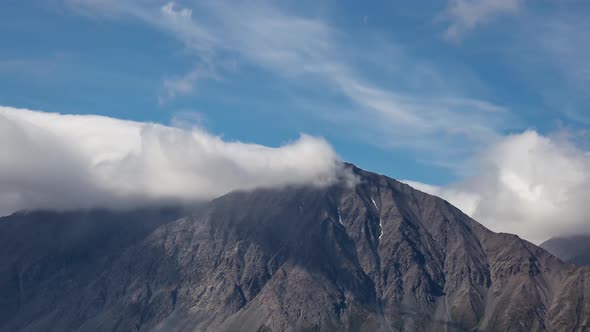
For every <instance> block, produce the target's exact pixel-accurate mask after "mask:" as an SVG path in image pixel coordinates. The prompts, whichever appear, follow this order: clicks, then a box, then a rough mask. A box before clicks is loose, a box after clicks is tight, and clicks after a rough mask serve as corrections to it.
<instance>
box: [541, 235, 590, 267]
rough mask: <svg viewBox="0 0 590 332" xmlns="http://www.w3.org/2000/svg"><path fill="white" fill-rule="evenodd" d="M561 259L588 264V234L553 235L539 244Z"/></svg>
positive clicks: (589, 245)
mask: <svg viewBox="0 0 590 332" xmlns="http://www.w3.org/2000/svg"><path fill="white" fill-rule="evenodd" d="M541 248H543V249H545V250H547V251H549V252H550V253H552V254H553V255H555V256H557V257H559V258H561V259H562V260H563V261H565V262H568V263H572V264H576V265H579V266H584V265H588V266H590V235H576V236H567V237H554V238H551V239H549V240H547V241H545V242H543V243H542V244H541Z"/></svg>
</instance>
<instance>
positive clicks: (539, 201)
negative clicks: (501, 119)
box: [405, 131, 590, 243]
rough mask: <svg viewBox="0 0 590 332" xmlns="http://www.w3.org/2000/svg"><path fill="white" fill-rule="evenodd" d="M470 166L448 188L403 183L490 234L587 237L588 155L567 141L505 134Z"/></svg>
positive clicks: (589, 214)
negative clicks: (438, 200) (442, 202)
mask: <svg viewBox="0 0 590 332" xmlns="http://www.w3.org/2000/svg"><path fill="white" fill-rule="evenodd" d="M474 165H475V172H474V174H473V176H472V177H471V178H470V179H468V180H467V181H464V182H461V183H456V184H451V185H449V186H443V187H437V186H430V185H425V184H422V183H418V182H413V181H405V182H407V183H408V184H410V185H412V186H414V187H416V188H418V189H420V190H422V191H425V192H428V193H431V194H434V195H437V196H441V197H443V198H445V199H446V200H448V201H449V202H451V203H452V204H454V205H456V206H457V207H459V208H460V209H462V210H463V211H464V212H465V213H467V214H468V215H470V216H471V217H473V218H474V219H476V220H478V221H479V222H482V223H483V224H484V225H485V226H487V227H489V228H491V229H492V230H494V231H501V232H509V233H515V234H518V235H519V236H521V237H523V238H525V239H527V240H530V241H533V242H536V243H539V242H542V241H544V240H546V239H548V238H550V237H552V236H558V235H572V234H576V233H590V204H588V202H590V190H588V188H590V176H589V175H590V174H589V172H588V170H590V154H589V153H588V152H587V151H583V150H580V149H579V148H577V147H576V146H575V145H574V144H573V143H571V142H570V140H569V139H568V138H567V137H563V136H557V137H547V136H542V135H539V134H538V133H536V132H535V131H526V132H524V133H522V134H518V135H512V136H507V137H505V138H504V139H502V140H501V141H499V142H498V143H496V144H494V145H493V146H491V147H490V148H489V149H487V150H486V151H485V152H484V153H482V154H480V156H479V157H478V158H477V162H476V163H475V164H474Z"/></svg>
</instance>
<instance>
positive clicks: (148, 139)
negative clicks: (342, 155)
mask: <svg viewBox="0 0 590 332" xmlns="http://www.w3.org/2000/svg"><path fill="white" fill-rule="evenodd" d="M342 167H343V166H342V163H341V162H340V160H339V157H338V156H337V155H336V153H335V152H334V150H333V149H332V147H331V146H330V145H329V144H328V143H327V142H326V141H324V140H323V139H321V138H316V137H311V136H307V135H301V137H299V139H298V140H296V141H294V142H290V143H288V144H285V145H283V146H281V147H278V148H272V147H266V146H261V145H256V144H247V143H241V142H227V141H224V140H222V139H221V138H220V137H217V136H213V135H211V134H209V133H207V132H205V131H203V130H201V129H198V128H195V129H192V130H183V129H179V128H174V127H168V126H164V125H159V124H152V123H141V122H132V121H123V120H118V119H114V118H108V117H101V116H92V115H62V114H56V113H45V112H39V111H31V110H25V109H16V108H10V107H1V106H0V215H6V214H9V213H11V212H14V211H16V210H21V209H36V208H53V209H72V208H90V207H100V206H109V207H114V208H117V207H121V208H124V207H130V206H137V205H141V204H148V203H154V202H170V201H195V200H202V199H210V198H213V197H216V196H219V195H222V194H224V193H227V192H229V191H231V190H236V189H251V188H256V187H276V186H285V185H297V184H314V185H325V184H330V183H333V182H334V181H337V180H339V179H342V177H346V176H347V174H346V173H345V172H344V171H343V168H342Z"/></svg>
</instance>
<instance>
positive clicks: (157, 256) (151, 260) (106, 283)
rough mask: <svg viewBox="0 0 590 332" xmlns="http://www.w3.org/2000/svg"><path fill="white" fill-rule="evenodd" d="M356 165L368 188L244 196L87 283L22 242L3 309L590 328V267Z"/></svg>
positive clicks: (82, 325)
mask: <svg viewBox="0 0 590 332" xmlns="http://www.w3.org/2000/svg"><path fill="white" fill-rule="evenodd" d="M350 167H351V169H352V171H353V172H354V173H355V174H356V175H357V176H358V177H359V179H360V181H359V183H358V184H357V185H355V186H352V187H350V186H347V185H341V184H336V185H333V186H329V187H325V188H317V187H285V188H280V189H259V190H253V191H247V192H246V191H239V192H232V193H229V194H227V195H224V196H222V197H219V198H217V199H215V200H213V201H211V202H210V203H208V204H205V205H204V206H202V207H201V208H199V209H197V210H196V211H195V212H194V213H192V214H191V215H189V216H186V217H183V218H180V219H177V220H175V221H172V220H166V218H159V219H158V222H156V223H155V224H154V225H153V229H152V228H150V229H147V230H142V231H141V232H138V233H133V232H131V233H133V234H137V235H136V236H133V239H132V240H131V241H124V242H125V244H124V245H118V246H114V247H110V246H107V247H108V248H110V249H108V250H107V251H109V252H110V253H111V255H110V256H109V258H108V260H109V262H106V263H102V264H101V265H100V269H101V270H100V271H95V270H92V273H90V274H85V275H86V276H87V277H84V278H82V279H81V280H78V281H77V282H74V283H68V280H70V279H71V278H70V277H63V275H62V270H65V271H69V273H71V274H72V275H78V272H77V270H76V269H77V268H78V265H77V263H72V261H71V260H70V258H69V257H68V255H69V251H68V250H65V251H63V250H62V251H59V250H57V251H56V253H55V254H54V255H50V256H52V257H57V258H53V259H51V260H49V261H38V260H36V259H35V257H34V256H35V255H36V254H35V255H33V254H31V251H30V250H29V248H30V247H29V246H28V245H27V244H26V243H20V244H19V245H16V247H18V248H19V249H18V250H12V251H8V252H4V251H3V252H2V253H0V255H2V256H1V257H2V260H1V261H0V262H1V266H0V272H3V273H1V274H0V275H5V277H4V278H2V279H0V289H1V290H3V291H2V294H6V296H3V298H4V300H3V304H2V308H1V309H4V310H8V309H10V308H12V309H11V310H9V311H10V312H8V313H6V312H4V314H2V315H1V316H0V330H2V331H71V330H77V331H137V330H141V331H445V330H446V331H464V330H484V331H508V330H510V331H531V330H535V331H543V330H545V331H566V330H567V331H574V330H575V331H581V330H586V329H589V328H590V301H586V300H585V299H587V298H588V297H589V296H590V268H582V267H575V266H573V265H570V264H566V263H564V262H562V261H561V260H559V259H558V258H556V257H554V256H552V255H551V254H549V253H548V252H547V251H545V250H544V249H542V248H539V247H537V246H535V245H533V244H531V243H529V242H527V241H525V240H522V239H520V238H519V237H517V236H515V235H510V234H502V233H500V234H498V233H494V232H491V231H489V230H488V229H486V228H485V227H483V226H482V225H480V224H478V223H477V222H476V221H474V220H473V219H471V218H469V217H468V216H467V215H465V214H463V213H462V212H461V211H459V210H458V209H457V208H455V207H453V206H452V205H451V204H449V203H448V202H446V201H444V200H442V199H440V198H437V197H434V196H431V195H428V194H425V193H423V192H420V191H418V190H415V189H413V188H411V187H410V186H408V185H406V184H403V183H400V182H398V181H396V180H393V179H391V178H388V177H385V176H381V175H377V174H374V173H370V172H366V171H363V170H361V169H358V168H356V167H354V166H350ZM11 218H13V217H11ZM11 218H4V219H5V220H0V234H2V235H1V236H2V237H3V238H2V239H0V240H4V239H8V238H18V237H22V235H23V234H18V233H19V232H23V233H25V234H24V235H26V236H31V235H30V234H31V233H35V232H36V230H35V227H27V228H24V227H20V228H19V227H17V226H8V227H7V225H14V224H17V222H15V221H14V220H12V219H11ZM129 218H131V217H129ZM123 219H124V218H123ZM133 219H137V217H133ZM139 219H141V217H139ZM118 220H119V221H122V220H121V219H120V218H119V219H118ZM98 221H99V220H97V222H98ZM21 222H22V221H21ZM29 222H30V223H32V224H37V223H42V220H37V221H29ZM112 228H113V229H116V227H112ZM53 229H61V227H59V226H56V227H53ZM48 231H49V230H48ZM61 232H64V230H63V229H62V230H61ZM58 233H59V231H58ZM41 237H42V238H44V237H43V236H41ZM99 242H100V241H99ZM13 245H14V244H13ZM89 245H91V246H93V244H92V242H89ZM83 247H84V246H82V248H83ZM5 249H9V248H5ZM51 250H53V251H55V250H54V249H51ZM105 250H106V249H105ZM35 252H38V250H36V251H35ZM99 256H100V255H99ZM56 260H57V261H58V262H60V263H59V264H61V265H60V266H62V268H61V269H55V268H52V267H54V266H55V261H56ZM74 261H75V260H74ZM99 261H103V260H99ZM39 271H46V272H42V273H41V272H39ZM74 280H75V277H74ZM56 287H57V289H58V290H57V291H55V289H56ZM15 289H16V290H15Z"/></svg>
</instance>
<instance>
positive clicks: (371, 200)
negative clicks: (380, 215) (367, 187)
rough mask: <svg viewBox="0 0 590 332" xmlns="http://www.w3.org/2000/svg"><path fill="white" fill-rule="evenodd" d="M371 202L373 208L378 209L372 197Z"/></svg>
mask: <svg viewBox="0 0 590 332" xmlns="http://www.w3.org/2000/svg"><path fill="white" fill-rule="evenodd" d="M371 202H373V206H374V207H375V209H377V210H379V208H378V207H377V203H375V200H374V199H373V197H371Z"/></svg>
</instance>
